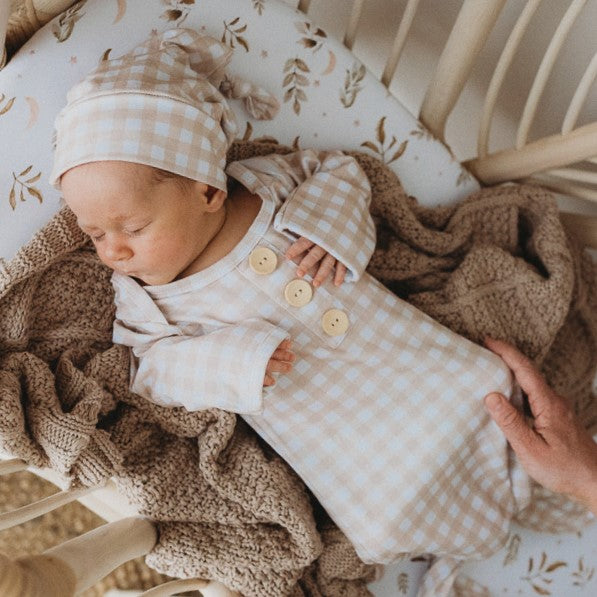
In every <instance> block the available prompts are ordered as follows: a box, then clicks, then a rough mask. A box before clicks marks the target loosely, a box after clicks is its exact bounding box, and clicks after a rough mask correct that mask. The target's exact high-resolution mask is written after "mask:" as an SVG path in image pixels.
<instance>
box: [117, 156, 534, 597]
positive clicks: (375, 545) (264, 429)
mask: <svg viewBox="0 0 597 597" xmlns="http://www.w3.org/2000/svg"><path fill="white" fill-rule="evenodd" d="M228 172H229V173H230V174H231V175H233V176H234V177H235V178H237V179H238V180H240V181H241V182H242V183H243V184H244V185H245V186H246V187H247V188H248V189H249V190H250V191H252V192H254V193H257V194H259V195H260V197H261V198H262V200H263V204H262V207H261V211H260V212H259V214H258V216H257V218H256V219H255V221H254V222H253V224H252V226H251V228H250V229H249V231H248V232H247V234H246V236H245V237H244V238H243V240H242V241H241V242H240V243H239V244H238V245H237V246H236V247H235V249H233V251H232V252H231V253H229V254H228V255H227V256H226V257H224V258H223V259H222V260H221V261H219V262H218V263H216V264H214V265H213V266H211V267H209V268H207V269H206V270H204V271H201V272H198V273H196V274H193V275H192V276H189V277H187V278H184V279H181V280H177V281H174V282H172V283H170V284H166V285H163V286H153V287H147V286H146V287H141V286H140V285H138V284H137V283H136V282H135V281H133V280H131V279H129V278H126V277H123V276H120V275H117V274H115V275H114V277H113V281H114V286H115V288H116V292H117V323H116V327H115V331H114V339H115V341H116V342H119V343H123V344H127V345H129V346H132V348H133V353H134V354H135V356H136V358H135V359H134V360H135V371H134V376H133V382H132V383H133V390H135V391H141V392H142V393H143V394H144V395H145V396H147V397H148V398H149V399H151V400H156V401H159V402H161V403H166V404H172V405H174V404H182V405H183V406H185V407H186V408H188V409H203V408H208V407H212V406H218V405H222V404H224V403H225V404H226V405H227V407H228V408H231V409H232V410H235V411H236V412H240V413H245V414H244V418H245V419H246V421H247V422H248V423H249V424H250V425H251V426H252V427H253V428H254V429H255V430H256V431H257V432H258V433H259V434H260V435H261V436H262V437H263V438H264V439H265V440H266V441H267V442H268V443H269V444H271V445H272V446H273V447H274V448H275V449H276V451H277V452H278V453H279V454H280V455H281V456H282V457H283V458H285V459H286V461H287V462H288V463H289V464H290V465H291V466H292V467H293V468H294V469H295V470H296V471H297V473H298V474H299V475H300V476H301V477H302V478H303V480H304V481H305V482H306V483H307V485H308V486H309V487H310V488H311V490H312V491H313V492H314V494H315V495H316V497H317V498H318V499H319V500H320V502H321V503H322V504H323V506H324V507H325V508H326V510H327V511H328V513H329V514H330V515H331V517H332V518H333V519H334V521H335V522H336V524H337V525H338V526H339V527H340V528H341V529H342V530H343V531H344V532H345V533H346V535H347V536H348V537H349V539H350V540H351V541H352V542H353V544H354V545H355V548H356V549H357V552H358V554H359V556H360V557H361V558H362V559H363V560H365V561H368V562H381V563H384V562H391V561H393V560H395V559H397V558H399V557H400V555H401V554H403V553H404V552H408V553H422V552H433V553H435V554H438V555H445V556H447V557H450V558H468V557H483V556H484V555H488V554H489V553H491V552H493V551H495V550H496V549H498V548H499V547H500V546H501V545H502V543H503V542H504V541H505V540H506V538H507V534H508V527H509V523H510V520H511V518H512V516H513V515H514V514H515V513H516V512H517V511H518V510H519V509H521V508H522V507H524V506H525V505H526V503H527V502H528V499H529V497H530V484H529V480H528V477H526V475H525V474H524V473H523V472H522V471H521V469H520V468H517V465H516V463H515V462H514V461H513V460H512V459H511V456H510V453H509V451H508V447H507V443H506V441H505V439H504V437H503V435H502V434H501V433H500V431H499V429H498V428H497V427H496V426H495V424H493V423H492V422H491V420H490V419H489V417H488V416H487V415H486V413H485V409H484V408H483V405H482V398H483V396H485V395H486V394H487V393H488V392H490V391H499V392H502V393H504V394H505V395H509V396H512V394H513V392H514V384H513V381H512V377H511V375H510V372H509V370H508V369H507V367H506V366H505V364H504V363H503V362H502V361H501V360H500V359H499V358H498V357H497V356H495V355H493V354H492V353H490V352H488V351H487V350H485V349H483V348H481V347H479V346H477V345H475V344H473V343H471V342H469V341H468V340H466V339H464V338H462V337H460V336H458V335H456V334H454V333H453V332H451V331H450V330H448V329H446V328H444V327H443V326H441V325H439V324H438V323H437V322H436V321H434V320H432V319H430V318H429V317H427V316H426V315H425V314H423V313H422V312H420V311H418V310H417V309H415V308H414V307H412V306H411V305H409V304H407V303H405V302H404V301H402V300H400V299H399V298H397V297H396V296H395V295H393V294H391V293H390V292H389V291H388V290H387V289H385V288H384V287H383V286H382V285H381V284H380V283H378V282H377V281H376V280H375V279H373V278H372V277H371V276H369V275H368V274H367V273H364V272H363V265H364V264H365V263H366V261H367V259H368V258H369V256H370V254H371V250H372V246H373V240H374V237H373V226H372V223H371V217H370V215H369V213H368V209H367V207H368V200H369V197H368V192H367V189H368V185H367V182H366V180H364V175H363V174H362V172H361V170H360V168H358V167H357V166H356V164H354V163H352V161H351V159H350V158H346V157H343V156H341V155H339V154H337V153H333V154H316V153H314V152H298V153H297V154H294V155H291V156H285V157H281V156H277V157H266V158H258V159H250V160H245V161H243V162H237V163H235V164H232V165H231V166H230V167H229V170H228ZM335 220H338V221H339V222H340V224H339V226H335V225H334V221H335ZM322 222H324V224H323V225H322ZM364 222H365V223H364ZM328 225H329V226H330V227H331V228H330V229H329V230H328V228H327V226H328ZM291 233H293V234H295V235H298V234H300V235H305V236H307V237H308V238H311V239H313V240H316V242H322V244H324V246H327V245H328V244H329V245H330V246H332V245H333V247H334V254H335V255H337V256H338V258H339V259H340V260H341V261H342V262H344V263H350V264H352V265H351V267H354V269H353V270H352V273H353V277H352V280H351V281H350V282H345V283H344V284H342V286H340V287H335V286H334V285H333V284H332V283H331V282H330V281H328V282H326V283H325V284H324V285H322V286H321V287H318V288H316V289H314V293H313V298H312V300H311V301H310V302H309V303H308V304H306V305H304V306H302V307H293V306H291V305H289V304H288V303H287V302H286V300H285V297H284V288H285V286H286V284H288V283H289V282H290V281H292V280H293V279H294V278H295V277H296V265H295V264H293V263H292V262H290V261H288V260H285V258H284V252H285V251H286V250H287V248H288V246H289V244H290V238H289V236H290V235H291ZM340 239H342V240H340ZM344 239H346V240H344ZM256 247H267V248H269V249H270V250H272V251H273V252H274V253H275V254H276V256H277V267H276V268H275V270H274V271H273V272H271V273H270V274H267V275H264V274H259V273H256V272H255V271H253V269H252V268H251V267H250V264H249V256H250V254H251V252H252V251H253V250H254V249H255V248H256ZM305 279H307V280H310V278H309V276H307V277H306V278H305ZM331 308H335V309H340V310H342V311H344V312H345V313H346V314H347V316H348V320H349V326H348V329H347V331H346V332H345V333H344V334H342V335H339V336H329V335H327V334H326V332H325V330H323V329H322V326H321V320H322V315H323V313H325V312H326V311H328V310H329V309H331ZM284 337H290V338H291V339H292V340H293V350H294V351H295V353H296V355H297V359H296V361H295V363H294V367H293V370H292V372H290V373H289V374H284V375H280V376H279V377H278V379H277V383H276V385H275V386H271V387H268V388H264V389H262V388H261V387H259V385H260V384H259V381H260V380H261V381H262V380H263V376H264V371H265V365H266V363H267V360H268V358H269V356H270V355H271V351H273V349H274V348H275V347H276V346H277V344H278V343H279V341H280V340H281V339H282V338H284ZM228 340H230V342H228ZM220 341H221V343H222V344H221V345H219V343H220ZM224 342H226V344H225V345H224ZM218 376H224V377H225V378H226V379H224V380H219V381H218V380H216V379H214V378H216V377H218ZM254 391H256V392H257V395H253V392H254ZM219 392H227V395H226V396H223V395H220V394H219ZM255 406H257V407H258V408H257V409H255ZM450 562H451V560H449V559H447V560H446V561H445V566H444V567H446V570H450V569H451V568H450V566H449V563H450ZM439 582H440V580H438V583H439ZM430 594H432V593H430Z"/></svg>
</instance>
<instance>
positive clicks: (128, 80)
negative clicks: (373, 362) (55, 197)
mask: <svg viewBox="0 0 597 597" xmlns="http://www.w3.org/2000/svg"><path fill="white" fill-rule="evenodd" d="M231 55H232V50H231V49H230V48H229V47H228V46H226V45H224V44H223V43H220V42H219V41H218V40H216V39H214V38H212V37H209V36H204V35H199V34H197V33H195V32H194V31H192V30H190V29H170V30H168V31H165V32H163V33H160V34H153V35H152V36H151V37H149V39H147V40H146V41H145V42H144V43H142V44H140V45H139V46H137V47H135V48H134V49H133V50H132V51H130V52H129V53H127V54H124V55H123V56H121V57H120V58H115V59H112V60H105V61H103V62H102V63H101V64H100V65H99V67H98V68H97V69H95V70H94V71H93V72H91V73H90V74H89V75H88V76H87V77H86V78H85V79H84V80H83V81H82V82H80V83H78V84H77V85H75V86H74V87H73V88H72V89H71V90H70V91H69V93H68V95H67V105H66V107H65V108H64V109H63V110H62V111H61V112H60V114H59V115H58V117H57V118H56V123H55V127H56V149H55V154H54V166H53V169H52V172H51V174H50V184H51V185H53V186H55V187H56V188H57V189H59V188H60V177H61V176H62V175H63V174H64V173H65V172H66V171H67V170H69V169H70V168H73V167H75V166H78V165H81V164H85V163H89V162H97V161H103V160H121V161H127V162H135V163H139V164H146V165H149V166H154V167H156V168H160V169H162V170H167V171H169V172H174V173H176V174H180V175H181V176H186V177H187V178H191V179H193V180H198V181H201V182H205V183H207V184H209V185H211V186H213V187H216V188H218V189H222V190H226V175H225V173H224V167H225V164H226V151H227V150H228V147H229V146H230V144H231V143H232V141H233V140H234V137H235V135H236V132H237V125H236V119H235V117H234V113H233V111H232V109H231V108H230V106H229V105H228V103H227V101H226V99H225V96H227V97H233V98H237V99H244V100H245V108H246V109H247V111H248V112H249V113H250V114H251V115H252V116H254V117H255V118H257V119H270V118H273V117H274V116H275V114H276V112H277V110H278V107H279V104H278V101H277V100H276V99H275V98H274V97H273V96H272V95H270V94H269V93H268V92H267V91H265V90H264V89H262V88H260V87H258V86H256V85H253V84H251V83H249V82H247V81H244V80H242V79H240V78H238V77H227V76H226V75H225V72H224V70H225V67H226V66H227V65H228V62H229V61H230V57H231Z"/></svg>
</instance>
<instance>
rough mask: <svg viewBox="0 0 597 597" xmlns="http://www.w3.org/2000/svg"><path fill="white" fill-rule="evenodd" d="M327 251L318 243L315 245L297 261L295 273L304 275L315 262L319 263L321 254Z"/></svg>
mask: <svg viewBox="0 0 597 597" xmlns="http://www.w3.org/2000/svg"><path fill="white" fill-rule="evenodd" d="M326 253H327V251H326V250H325V249H322V248H321V247H320V246H319V245H315V246H314V247H312V248H311V249H309V252H308V253H307V255H306V256H305V257H303V259H302V260H301V262H300V263H299V266H298V270H297V274H298V275H299V276H304V275H305V274H306V273H307V272H308V271H309V270H310V269H311V268H312V267H313V266H314V265H315V264H316V263H319V262H320V261H321V259H322V258H323V256H324V255H325V254H326Z"/></svg>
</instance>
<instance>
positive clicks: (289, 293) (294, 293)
mask: <svg viewBox="0 0 597 597" xmlns="http://www.w3.org/2000/svg"><path fill="white" fill-rule="evenodd" d="M312 297H313V288H312V287H311V284H309V282H307V280H301V279H297V280H292V282H289V283H288V284H287V285H286V288H284V298H285V299H286V302H287V303H288V304H289V305H292V306H293V307H303V306H305V305H306V304H307V303H309V302H310V301H311V298H312Z"/></svg>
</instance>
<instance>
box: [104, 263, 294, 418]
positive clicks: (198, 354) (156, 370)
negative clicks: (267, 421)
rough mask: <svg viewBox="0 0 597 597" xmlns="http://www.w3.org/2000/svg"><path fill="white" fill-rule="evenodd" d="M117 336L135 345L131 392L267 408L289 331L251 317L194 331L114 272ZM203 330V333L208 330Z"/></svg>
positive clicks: (193, 406)
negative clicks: (271, 369) (269, 376)
mask: <svg viewBox="0 0 597 597" xmlns="http://www.w3.org/2000/svg"><path fill="white" fill-rule="evenodd" d="M112 284H113V287H114V291H115V296H114V302H115V305H116V317H115V320H114V326H113V332H112V339H113V341H114V342H115V343H117V344H122V345H124V346H128V347H130V348H131V352H132V355H131V356H132V359H131V390H132V391H133V392H136V393H138V394H140V395H141V396H143V397H145V398H147V399H148V400H151V401H152V402H156V403H158V404H162V405H165V406H184V407H185V408H186V409H187V410H202V409H206V408H221V409H224V410H229V411H233V412H237V413H240V414H249V413H250V414H255V413H258V412H259V411H260V410H261V405H262V400H263V393H264V391H265V392H267V388H266V389H264V388H263V379H264V377H265V368H266V365H267V362H268V361H269V359H270V357H271V355H272V353H273V352H274V350H275V349H276V348H277V347H278V345H279V344H280V342H282V340H284V339H285V338H287V337H288V333H287V332H286V331H285V330H283V329H281V328H279V327H277V326H275V325H273V324H271V323H269V322H268V321H265V320H263V319H247V320H245V321H243V322H242V323H239V324H235V325H227V326H222V327H219V328H216V329H213V330H211V329H210V330H201V329H196V330H193V333H192V335H191V334H190V333H185V332H184V330H183V329H180V328H179V327H178V326H176V325H173V324H170V323H169V322H168V321H167V320H166V318H165V317H164V315H163V314H162V312H161V311H160V309H159V308H158V306H157V305H156V304H155V303H154V302H153V300H152V299H151V298H150V297H149V296H148V295H147V294H146V293H145V291H144V290H143V289H141V288H140V287H139V285H138V284H137V283H136V282H134V281H133V280H132V279H131V278H129V277H128V276H123V275H121V274H117V273H114V274H113V275H112ZM202 332H203V333H202Z"/></svg>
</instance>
